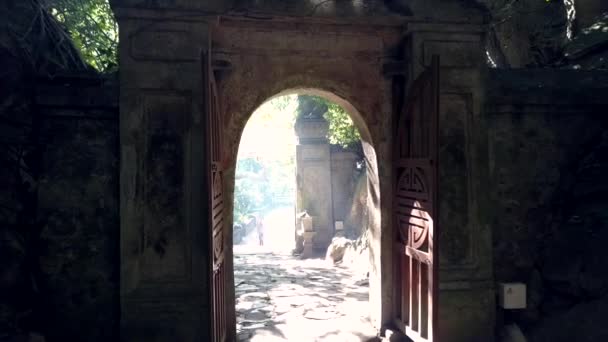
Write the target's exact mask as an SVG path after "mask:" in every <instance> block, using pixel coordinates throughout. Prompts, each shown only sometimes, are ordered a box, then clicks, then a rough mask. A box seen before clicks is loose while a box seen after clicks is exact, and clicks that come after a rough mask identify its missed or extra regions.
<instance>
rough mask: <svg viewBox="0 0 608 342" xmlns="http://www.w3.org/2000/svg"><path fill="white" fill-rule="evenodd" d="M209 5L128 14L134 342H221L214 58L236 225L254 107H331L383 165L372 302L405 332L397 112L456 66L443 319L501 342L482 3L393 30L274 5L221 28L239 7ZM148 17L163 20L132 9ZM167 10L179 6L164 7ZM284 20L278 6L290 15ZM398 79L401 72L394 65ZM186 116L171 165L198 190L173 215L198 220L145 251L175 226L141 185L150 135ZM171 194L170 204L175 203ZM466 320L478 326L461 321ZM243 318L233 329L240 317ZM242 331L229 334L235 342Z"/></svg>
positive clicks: (128, 301) (124, 276) (126, 322)
mask: <svg viewBox="0 0 608 342" xmlns="http://www.w3.org/2000/svg"><path fill="white" fill-rule="evenodd" d="M202 4H203V3H201V2H193V1H188V0H183V1H175V2H168V1H156V2H145V3H144V2H141V1H136V0H133V1H131V0H126V1H114V2H113V5H114V8H115V9H116V14H117V18H118V20H119V24H120V28H121V43H120V48H121V51H120V54H119V55H120V58H121V61H120V66H121V73H120V75H121V151H122V153H121V154H122V159H121V294H122V297H121V305H122V316H121V317H122V324H123V325H122V329H123V330H122V331H123V333H124V336H125V338H127V339H142V338H146V339H148V340H151V341H160V340H164V339H168V338H170V336H171V337H173V336H178V337H177V339H179V340H184V341H190V340H198V339H205V338H208V337H206V334H208V333H209V330H210V329H209V327H208V324H209V322H210V320H209V319H208V317H209V312H210V311H211V310H210V306H209V303H208V298H209V287H208V283H207V279H208V278H206V277H207V276H206V275H207V274H208V265H209V263H208V262H209V260H208V258H209V254H208V253H209V251H208V250H207V249H205V247H206V246H208V235H207V233H208V232H207V231H205V230H204V229H201V227H206V223H205V222H206V220H207V217H206V216H205V215H206V210H200V208H201V203H204V202H205V201H206V196H207V194H206V192H205V191H204V189H205V186H204V184H203V179H201V177H200V175H204V174H205V172H206V171H205V170H206V161H205V160H204V159H203V158H202V156H203V155H204V154H203V148H202V146H204V145H205V139H206V137H204V135H203V134H202V133H201V132H202V131H203V128H202V127H201V122H202V121H203V118H204V116H203V115H205V113H206V107H207V105H208V103H206V102H204V99H202V98H201V97H200V96H199V94H204V93H205V88H204V86H203V85H201V80H202V77H199V76H200V75H202V70H201V64H203V63H201V58H200V54H201V50H203V51H204V50H206V49H207V48H208V46H209V45H211V47H212V49H211V57H212V58H213V64H214V65H215V66H216V68H217V69H216V71H215V76H216V79H217V84H218V98H219V102H220V109H221V118H222V122H221V125H220V126H221V129H220V130H219V131H220V134H221V136H222V139H223V140H222V142H223V144H224V145H223V148H222V149H221V151H222V155H221V161H222V167H224V180H223V181H224V187H223V190H224V197H223V200H224V202H225V203H226V206H225V209H226V213H227V214H226V216H225V223H226V227H230V226H231V217H230V216H231V215H228V213H230V212H231V206H232V204H231V202H232V194H233V187H234V184H233V177H234V164H235V162H236V154H237V150H238V140H239V136H240V134H241V132H242V130H243V128H244V126H245V123H246V121H247V119H248V118H249V116H250V115H251V113H252V112H253V111H254V109H255V108H257V107H258V106H259V105H260V104H261V103H263V102H264V101H266V100H267V99H269V98H271V97H273V96H276V95H281V94H286V93H294V92H296V93H299V94H312V95H318V96H323V97H326V98H327V99H329V100H331V101H334V102H336V103H338V104H340V105H341V106H343V107H344V108H345V109H346V110H347V111H348V112H349V113H350V114H352V118H353V121H354V122H355V124H356V125H357V127H358V129H359V131H360V133H361V136H362V140H363V142H362V145H363V152H364V155H365V159H366V165H367V167H368V169H367V175H368V179H367V180H368V187H367V188H368V191H369V197H368V201H367V205H368V207H369V208H370V210H369V216H368V220H369V222H368V226H369V227H370V230H371V238H370V249H369V251H370V252H369V259H370V294H371V295H370V303H371V308H372V311H371V318H372V321H373V322H374V324H375V325H376V328H378V329H379V328H381V327H382V326H383V325H385V324H388V323H391V322H392V319H393V316H392V315H393V313H392V310H393V309H394V304H395V302H396V300H395V298H394V297H393V291H392V290H393V279H392V277H393V263H392V260H393V257H394V254H393V247H394V235H393V234H392V230H393V225H392V217H393V214H392V200H391V199H392V191H393V188H394V184H393V178H392V169H393V165H392V156H393V150H392V143H393V141H392V140H393V138H394V137H393V134H394V131H393V129H394V122H393V118H394V117H396V116H397V115H399V114H400V112H396V111H397V110H398V108H401V106H400V105H399V104H398V102H399V100H398V99H403V98H404V93H405V91H406V90H405V89H406V87H405V86H406V85H408V84H409V83H407V82H411V81H412V80H413V79H414V78H415V77H416V76H417V75H419V74H420V73H421V71H422V70H423V69H424V67H425V66H428V63H429V60H430V57H431V55H433V54H439V55H441V58H442V80H441V81H442V82H441V84H442V91H441V102H442V103H443V104H444V105H442V108H444V110H443V111H442V114H441V115H442V121H445V129H444V130H443V131H442V132H441V139H442V140H441V141H442V142H443V143H445V144H446V145H445V148H444V149H442V151H441V156H440V163H439V165H444V166H441V168H442V169H441V170H440V173H441V174H443V175H446V178H445V179H442V183H441V184H440V187H445V189H444V193H445V194H446V200H445V201H444V202H442V203H441V204H440V206H441V207H442V210H444V211H445V212H446V213H451V214H453V215H458V216H459V220H458V221H456V220H454V221H453V222H450V221H449V220H446V218H447V217H448V215H443V216H442V217H440V218H438V219H439V220H440V225H442V226H444V228H443V230H442V233H441V234H440V236H439V240H440V245H443V246H445V247H444V248H445V253H442V255H440V259H441V260H440V264H441V268H442V270H441V279H442V282H445V284H443V285H442V286H443V287H442V293H441V295H440V297H439V298H440V299H439V306H440V310H441V311H443V312H444V313H445V317H448V318H449V319H448V321H447V322H446V321H445V320H444V321H442V322H440V327H439V331H441V332H442V334H445V337H440V338H447V336H449V337H450V340H452V341H468V340H470V339H469V337H471V336H476V337H478V338H479V339H482V340H491V339H492V326H493V308H494V306H493V300H492V298H493V297H492V295H491V285H489V284H490V282H489V279H490V278H491V259H490V258H489V255H490V231H489V229H488V228H489V227H488V225H487V221H486V218H485V217H484V216H483V215H484V214H482V213H485V210H484V209H485V207H484V206H485V203H486V202H487V201H486V200H485V198H486V196H487V195H486V192H485V189H487V187H486V185H487V177H486V176H487V175H486V165H487V164H486V163H485V161H486V159H485V157H484V146H485V140H483V139H482V137H484V136H483V135H482V134H480V132H482V128H483V118H481V117H480V114H481V112H480V108H481V106H480V101H481V98H482V92H481V88H480V84H479V81H480V80H479V74H480V67H482V66H483V63H484V59H483V49H482V44H481V40H482V38H483V34H484V31H483V28H482V27H481V26H479V25H477V24H480V23H482V21H483V19H482V18H481V16H480V15H479V14H480V11H479V9H478V8H476V7H475V6H472V5H471V3H470V2H468V3H465V2H461V1H454V2H445V1H414V2H411V3H408V5H411V7H410V8H409V9H410V10H412V12H413V13H412V14H413V16H412V17H407V16H406V15H402V16H392V17H390V18H389V17H387V16H384V15H382V14H380V13H374V12H365V13H361V14H362V15H359V14H357V15H353V16H350V17H337V16H336V14H337V12H335V11H334V12H332V11H330V12H328V13H327V15H323V16H321V15H300V16H298V15H292V14H293V12H290V10H287V11H281V10H279V11H277V12H276V13H269V11H265V10H264V9H265V8H268V7H267V6H266V5H268V6H270V5H272V3H271V2H268V3H265V4H264V5H256V6H253V7H251V8H246V10H245V11H243V12H240V14H239V12H232V14H234V15H233V16H229V15H226V16H222V17H221V18H215V17H209V16H207V15H209V14H210V12H213V13H216V14H217V13H218V12H222V11H223V10H225V6H230V5H231V4H230V3H227V4H226V5H225V6H223V7H216V8H213V6H215V5H218V4H217V3H215V2H206V3H204V6H207V7H205V8H203V7H201V6H203V5H202ZM136 5H140V6H142V7H148V8H149V9H150V10H144V9H143V8H141V7H137V8H135V7H132V8H128V7H129V6H136ZM296 5H297V4H296ZM264 6H266V7H264ZM159 7H170V8H171V9H169V8H167V9H163V10H159V11H157V10H155V9H157V8H159ZM188 7H191V8H194V9H197V10H201V11H200V12H187V15H186V12H185V11H183V10H184V9H186V8H188ZM271 7H272V8H277V9H279V7H278V5H277V7H274V6H271ZM319 7H320V6H319ZM294 8H295V9H296V10H297V6H296V7H294ZM353 8H354V6H353ZM256 10H260V11H259V12H256ZM402 10H403V9H402ZM222 13H224V12H222ZM401 14H403V13H401ZM362 17H365V18H364V20H363V19H361V18H362ZM153 19H154V20H153ZM434 21H437V23H433V22H434ZM404 28H405V31H404ZM210 31H211V33H210ZM404 32H407V34H405V33H404ZM209 36H211V37H212V38H211V42H210V41H209V40H210V38H209ZM193 42H194V43H193ZM209 43H211V44H209ZM167 46H169V47H170V48H167ZM404 48H405V49H404ZM404 50H406V52H405V53H404ZM395 59H403V60H404V61H406V65H401V66H400V69H399V70H398V71H399V72H400V73H401V74H402V75H397V76H396V77H395V79H393V78H392V77H391V76H392V75H394V74H392V73H391V71H390V70H388V69H390V68H388V69H387V68H385V67H386V66H387V64H385V62H387V61H388V62H391V61H394V60H395ZM203 65H204V64H203ZM388 66H389V67H393V68H394V67H395V64H388ZM404 69H405V70H404ZM403 74H405V75H403ZM399 84H400V87H401V88H399ZM205 86H206V85H205ZM393 91H395V92H393ZM180 116H181V117H183V120H184V121H183V122H184V123H185V127H184V131H183V137H184V140H183V141H181V142H180V143H177V145H176V146H174V147H175V148H181V151H183V154H176V155H174V157H175V158H172V160H170V161H167V163H171V164H175V165H184V169H183V171H184V172H183V175H181V176H182V177H181V180H178V182H177V183H179V184H181V187H182V188H183V189H185V191H184V193H183V196H180V197H179V198H180V199H179V200H180V201H183V202H182V203H183V213H176V211H178V208H166V209H167V210H168V211H167V212H170V213H171V216H172V217H173V216H175V215H177V216H176V217H181V215H182V214H183V218H184V219H183V221H178V222H183V225H174V226H172V227H171V229H170V231H169V235H168V236H169V238H167V239H166V242H167V244H168V246H164V247H167V248H164V249H163V250H160V251H159V250H156V249H154V247H155V245H156V244H155V243H151V244H148V243H147V240H145V238H143V239H144V242H142V236H143V237H155V238H156V237H162V234H161V233H162V229H160V230H159V229H157V227H156V225H158V224H163V223H162V222H158V223H157V222H156V221H153V222H151V221H150V218H149V217H148V216H149V215H151V214H150V211H149V209H148V208H150V207H152V206H151V204H154V203H153V202H156V200H155V201H152V199H151V198H147V197H146V196H145V192H142V191H141V188H140V187H141V186H142V184H146V180H147V178H146V176H145V175H146V173H147V172H148V171H147V170H149V167H150V166H149V163H148V158H147V156H148V155H154V154H157V153H165V152H166V151H164V150H162V149H157V148H156V147H155V146H153V145H150V144H149V143H148V142H149V141H150V139H149V136H150V135H151V132H154V130H151V129H150V126H149V125H150V124H152V125H153V126H154V125H158V126H162V127H169V128H170V129H172V130H176V131H179V130H178V129H177V127H179V126H172V124H171V120H173V119H171V120H170V119H169V117H171V118H173V117H180ZM165 123H168V124H169V125H166V124H165ZM172 134H173V133H172ZM450 142H451V143H450ZM448 143H450V144H449V145H448ZM180 144H181V145H182V146H181V147H179V146H178V145H180ZM454 144H456V146H454ZM462 145H465V146H462ZM163 146H164V145H162V146H160V147H163ZM166 150H168V151H173V150H174V148H173V147H171V148H169V147H168V148H167V149H166ZM155 179H161V180H162V179H163V178H162V177H160V178H155ZM169 179H171V178H170V177H169ZM169 185H170V184H168V185H167V186H169ZM174 185H175V184H174ZM451 185H453V186H451ZM462 189H467V192H463V191H462ZM159 193H160V194H161V195H160V196H161V199H162V196H164V195H163V194H165V192H159ZM463 202H466V208H463V207H462V203H463ZM162 203H166V202H165V201H162ZM203 207H204V206H203ZM160 209H161V210H164V209H163V208H160ZM462 210H464V212H463V211H462ZM460 223H462V224H460ZM174 232H175V234H174ZM227 235H228V236H226V235H225V237H227V238H226V239H225V241H224V246H231V245H232V243H231V241H230V237H231V234H227ZM158 241H160V242H162V241H163V239H159V240H158ZM161 245H162V244H161ZM175 246H178V247H180V246H182V247H183V246H187V249H188V248H190V250H189V252H191V254H188V253H186V255H185V256H183V257H182V256H179V257H178V256H176V255H177V254H179V253H181V252H182V250H181V249H180V248H176V247H175ZM461 249H462V250H464V251H461ZM162 253H165V254H164V256H162V257H161V256H160V254H162ZM157 254H158V255H157ZM183 260H186V261H188V262H187V264H188V265H190V264H192V265H193V267H192V269H187V270H186V272H177V273H176V274H172V273H170V272H168V270H169V269H173V268H175V269H181V268H180V267H182V264H180V261H183ZM226 260H227V261H226V267H227V272H228V274H230V270H232V267H233V266H232V257H231V250H230V249H226ZM232 282H233V278H232V277H230V276H228V277H227V284H226V288H227V289H228V290H227V291H226V295H227V298H226V300H227V302H226V306H227V307H228V308H230V307H233V304H234V297H233V293H232V291H230V289H231V288H232V286H233V283H232ZM479 298H484V300H483V301H479V300H478V299H479ZM486 299H487V300H486ZM461 303H469V304H467V305H464V306H463V305H462V304H461ZM471 303H477V304H471ZM463 310H465V311H467V314H468V315H467V316H465V315H460V311H463ZM228 314H229V317H228V327H229V329H231V327H232V326H234V324H233V323H234V317H233V316H232V317H231V315H232V313H231V312H228ZM473 323H475V326H473ZM150 327H152V328H150ZM233 334H234V331H229V338H231V335H233Z"/></svg>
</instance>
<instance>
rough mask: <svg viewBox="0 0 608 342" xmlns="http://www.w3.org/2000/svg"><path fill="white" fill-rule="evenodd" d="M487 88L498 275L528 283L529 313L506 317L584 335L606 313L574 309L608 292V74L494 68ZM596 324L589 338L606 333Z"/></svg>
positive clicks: (554, 332)
mask: <svg viewBox="0 0 608 342" xmlns="http://www.w3.org/2000/svg"><path fill="white" fill-rule="evenodd" d="M487 86H488V88H487V89H488V91H487V95H488V98H487V103H488V107H487V114H488V120H487V122H488V143H489V154H490V178H491V180H492V183H493V184H492V189H490V190H489V191H492V195H493V197H494V204H495V205H494V211H493V213H492V216H493V221H492V228H493V247H494V256H493V258H494V274H495V278H496V281H498V282H512V281H517V282H524V283H526V284H527V289H528V308H527V309H526V310H521V311H518V312H516V313H515V314H511V313H507V314H506V316H502V314H503V312H502V311H501V310H499V317H503V318H504V319H505V320H507V321H512V320H514V321H515V322H516V323H518V324H519V325H520V326H521V327H522V328H523V329H524V332H525V333H526V334H527V335H528V336H529V337H532V338H533V340H534V341H558V342H559V341H572V340H578V341H581V338H580V337H581V335H579V334H578V332H579V331H580V330H579V327H582V326H583V323H584V322H586V321H590V322H595V321H598V320H601V317H605V315H606V314H608V313H607V312H606V309H603V311H602V310H595V311H589V312H588V314H587V315H578V316H577V315H573V314H572V313H573V312H577V310H578V311H580V310H581V309H580V306H584V305H587V306H589V305H591V307H593V304H592V303H593V302H594V301H597V300H601V299H602V298H603V299H602V300H604V301H605V300H606V299H607V298H606V293H608V276H607V275H606V272H605V271H603V270H605V269H606V268H608V254H607V253H606V252H605V249H606V247H605V246H606V245H608V215H607V214H606V213H608V200H606V198H607V197H606V195H608V178H606V175H608V135H607V134H606V131H607V129H608V117H607V116H606V112H607V109H608V98H607V97H606V94H608V73H601V72H594V73H589V72H572V71H564V72H557V71H556V70H526V71H507V72H505V71H493V72H491V73H490V75H489V78H488V84H487ZM499 321H500V320H499ZM585 324H587V323H585ZM591 324H592V323H589V324H587V325H585V326H586V327H589V328H588V329H587V328H584V331H585V335H587V336H589V339H586V340H585V341H600V340H604V339H605V338H606V335H605V334H606V329H604V328H603V327H602V325H601V324H596V325H595V326H590V325H591ZM568 327H572V328H571V329H570V328H568ZM575 327H576V329H575ZM602 329H604V331H603V332H602ZM598 334H599V335H598ZM602 334H604V335H602Z"/></svg>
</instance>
